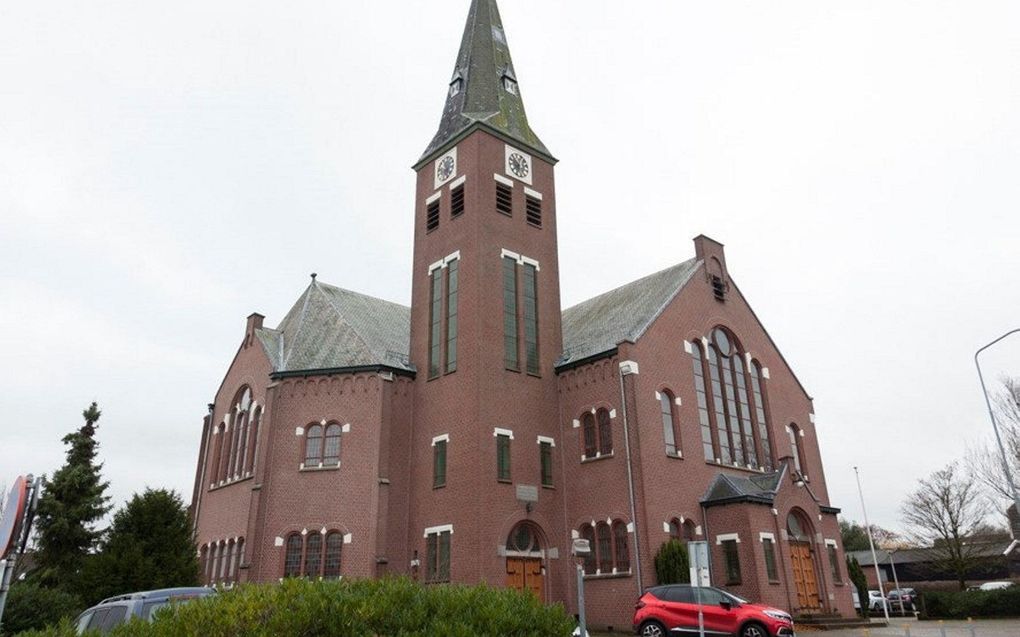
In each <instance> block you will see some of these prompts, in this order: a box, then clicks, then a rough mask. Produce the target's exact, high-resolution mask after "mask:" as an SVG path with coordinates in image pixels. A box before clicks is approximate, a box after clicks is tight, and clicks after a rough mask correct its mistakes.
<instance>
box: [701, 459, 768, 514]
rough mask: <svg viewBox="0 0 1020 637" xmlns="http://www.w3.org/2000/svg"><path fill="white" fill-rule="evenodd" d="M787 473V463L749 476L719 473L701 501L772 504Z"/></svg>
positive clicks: (709, 502) (711, 502)
mask: <svg viewBox="0 0 1020 637" xmlns="http://www.w3.org/2000/svg"><path fill="white" fill-rule="evenodd" d="M785 474H786V465H785V464H784V465H783V466H782V468H780V469H779V470H778V471H773V472H771V473H763V474H760V475H752V476H749V477H744V476H732V475H727V474H725V473H718V474H716V476H715V480H713V481H712V484H711V485H710V486H709V487H708V491H706V492H705V496H704V497H703V498H702V499H701V503H702V504H704V505H711V504H722V503H726V502H761V503H762V504H772V503H773V502H774V501H775V497H776V493H778V492H779V485H780V484H782V480H783V475H785Z"/></svg>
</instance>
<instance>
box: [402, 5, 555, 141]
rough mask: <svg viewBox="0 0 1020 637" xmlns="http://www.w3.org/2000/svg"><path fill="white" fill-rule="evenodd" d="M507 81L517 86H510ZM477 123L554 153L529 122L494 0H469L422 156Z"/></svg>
mask: <svg viewBox="0 0 1020 637" xmlns="http://www.w3.org/2000/svg"><path fill="white" fill-rule="evenodd" d="M507 82H510V83H511V84H512V88H513V89H514V90H513V91H511V90H508V88H507ZM475 124H479V125H481V126H483V127H486V128H489V129H491V130H494V131H495V132H497V133H499V134H502V135H504V136H506V137H508V138H510V139H512V140H515V141H517V142H520V143H521V144H522V145H524V146H526V147H528V148H530V149H532V150H535V151H537V152H538V153H540V154H542V155H545V156H547V157H550V156H551V155H550V153H549V151H548V150H547V149H546V147H545V144H543V143H542V141H541V140H540V139H539V138H538V135H536V134H535V132H534V131H533V130H531V127H530V126H529V125H528V116H527V115H525V113H524V102H523V101H522V99H521V91H520V87H519V86H517V75H516V73H514V63H513V60H511V59H510V47H509V46H508V45H507V42H506V33H505V32H504V31H503V22H502V20H500V17H499V7H497V6H496V0H471V9H470V11H468V19H467V25H466V26H465V27H464V39H463V41H462V42H461V44H460V53H459V54H458V55H457V66H456V67H455V68H454V70H453V76H452V77H451V79H450V90H449V91H448V93H447V97H446V107H445V108H444V109H443V119H442V120H441V121H440V123H439V132H438V133H436V136H435V138H434V139H433V140H432V143H430V144H429V147H428V148H427V149H426V150H425V153H424V154H423V155H422V160H426V159H428V158H429V156H430V155H432V154H433V153H435V152H436V151H437V150H440V149H441V148H442V147H443V146H444V145H446V144H447V143H448V142H450V141H451V140H453V139H454V138H456V137H457V136H458V135H460V134H461V133H463V132H464V131H466V130H467V129H468V128H470V127H471V126H473V125H475Z"/></svg>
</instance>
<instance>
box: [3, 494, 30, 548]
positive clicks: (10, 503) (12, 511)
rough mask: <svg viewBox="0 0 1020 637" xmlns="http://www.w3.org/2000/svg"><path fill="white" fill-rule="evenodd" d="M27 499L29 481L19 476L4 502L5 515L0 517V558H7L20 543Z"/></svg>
mask: <svg viewBox="0 0 1020 637" xmlns="http://www.w3.org/2000/svg"><path fill="white" fill-rule="evenodd" d="M27 500H28V481H27V480H26V479H25V476H18V479H17V480H15V481H14V486H13V487H11V492H10V494H9V495H8V496H7V500H6V501H5V502H4V512H3V516H2V517H0V560H2V559H6V558H7V555H8V554H9V553H10V552H11V551H12V550H13V549H14V547H15V545H16V544H17V543H18V539H19V536H20V533H19V530H20V529H21V521H22V519H24V517H25V505H26V502H27Z"/></svg>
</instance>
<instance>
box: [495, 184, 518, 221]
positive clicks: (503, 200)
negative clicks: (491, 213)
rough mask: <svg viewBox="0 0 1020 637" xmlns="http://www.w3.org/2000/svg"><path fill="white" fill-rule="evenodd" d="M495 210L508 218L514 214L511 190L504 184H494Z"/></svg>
mask: <svg viewBox="0 0 1020 637" xmlns="http://www.w3.org/2000/svg"><path fill="white" fill-rule="evenodd" d="M496 210H497V211H499V212H501V213H503V214H505V215H506V216H508V217H510V216H513V214H514V208H513V189H512V188H510V186H507V185H506V184H501V183H496Z"/></svg>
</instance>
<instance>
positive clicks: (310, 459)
mask: <svg viewBox="0 0 1020 637" xmlns="http://www.w3.org/2000/svg"><path fill="white" fill-rule="evenodd" d="M321 460H322V425H309V426H308V427H306V428H305V466H306V467H310V466H318V465H319V462H321Z"/></svg>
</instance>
